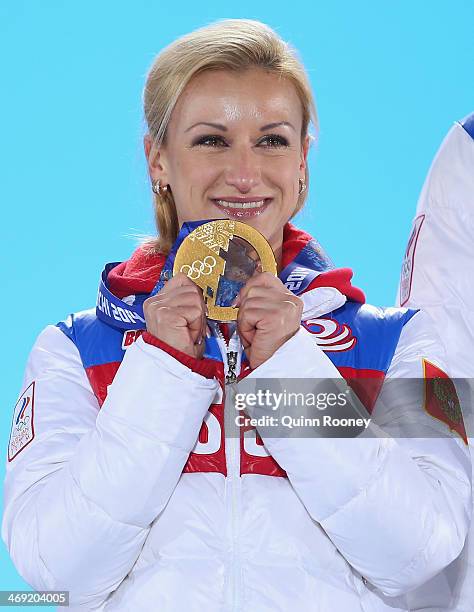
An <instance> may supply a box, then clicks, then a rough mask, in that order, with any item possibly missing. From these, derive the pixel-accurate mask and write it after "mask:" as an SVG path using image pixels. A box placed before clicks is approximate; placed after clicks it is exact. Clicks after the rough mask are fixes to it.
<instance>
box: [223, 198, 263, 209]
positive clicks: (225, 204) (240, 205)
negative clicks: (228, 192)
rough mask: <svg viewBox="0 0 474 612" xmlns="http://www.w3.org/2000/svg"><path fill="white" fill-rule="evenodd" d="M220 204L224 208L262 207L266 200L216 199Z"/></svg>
mask: <svg viewBox="0 0 474 612" xmlns="http://www.w3.org/2000/svg"><path fill="white" fill-rule="evenodd" d="M216 202H217V204H219V206H223V207H224V208H260V206H263V205H264V204H265V200H258V201H257V202H227V200H216Z"/></svg>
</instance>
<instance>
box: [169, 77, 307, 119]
mask: <svg viewBox="0 0 474 612" xmlns="http://www.w3.org/2000/svg"><path fill="white" fill-rule="evenodd" d="M245 120H249V121H255V122H266V123H271V122H274V121H284V120H288V121H290V122H291V123H293V125H294V126H295V128H296V129H300V128H301V124H302V121H303V111H302V105H301V101H300V99H299V96H298V94H297V92H296V88H295V86H294V85H293V83H292V82H291V81H290V80H288V79H286V78H282V77H280V76H279V75H278V74H275V73H273V72H268V71H265V70H263V69H261V68H252V69H249V70H246V71H244V72H233V71H228V70H212V71H211V70H208V71H206V72H202V73H201V74H198V75H196V76H194V77H193V78H192V79H191V81H190V82H189V83H188V84H187V86H186V87H185V89H184V90H183V93H182V94H181V95H180V97H179V99H178V102H177V104H176V106H175V108H174V110H173V114H172V116H171V123H170V127H172V125H173V127H174V128H175V129H177V130H181V129H183V130H185V129H186V128H187V127H189V126H191V125H193V123H196V122H198V121H215V122H216V121H220V122H225V123H226V124H229V123H232V122H234V123H235V122H237V121H245Z"/></svg>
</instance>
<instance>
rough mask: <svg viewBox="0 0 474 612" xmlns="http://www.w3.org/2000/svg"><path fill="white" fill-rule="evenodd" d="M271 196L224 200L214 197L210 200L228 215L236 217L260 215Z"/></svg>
mask: <svg viewBox="0 0 474 612" xmlns="http://www.w3.org/2000/svg"><path fill="white" fill-rule="evenodd" d="M271 200H272V199H271V198H261V199H259V200H255V199H252V200H251V199H250V198H249V199H247V200H245V199H239V200H238V201H236V199H232V200H224V199H220V198H215V199H213V200H212V201H213V202H214V204H215V205H216V206H217V207H218V208H219V210H221V211H223V212H225V213H226V214H227V215H228V216H229V217H236V218H240V219H242V218H250V217H257V216H258V215H261V214H262V213H263V211H264V210H266V208H267V207H268V205H269V204H270V202H271Z"/></svg>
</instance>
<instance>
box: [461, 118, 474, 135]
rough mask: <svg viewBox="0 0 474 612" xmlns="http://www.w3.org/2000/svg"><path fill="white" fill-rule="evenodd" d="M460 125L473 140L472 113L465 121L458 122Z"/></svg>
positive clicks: (473, 123)
mask: <svg viewBox="0 0 474 612" xmlns="http://www.w3.org/2000/svg"><path fill="white" fill-rule="evenodd" d="M460 123H461V125H462V127H463V128H464V129H465V130H466V132H467V133H468V134H469V136H470V137H471V138H472V139H473V140H474V113H471V114H470V115H468V116H467V117H466V118H465V119H463V120H462V121H460Z"/></svg>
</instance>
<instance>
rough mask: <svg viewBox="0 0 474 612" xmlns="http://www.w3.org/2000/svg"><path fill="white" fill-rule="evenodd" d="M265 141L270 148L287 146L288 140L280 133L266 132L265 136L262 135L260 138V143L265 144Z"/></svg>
mask: <svg viewBox="0 0 474 612" xmlns="http://www.w3.org/2000/svg"><path fill="white" fill-rule="evenodd" d="M265 142H266V143H267V146H268V148H270V149H275V148H277V147H287V146H288V140H287V139H286V138H285V137H284V136H280V134H267V136H264V137H263V138H262V140H260V143H264V144H265Z"/></svg>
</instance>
